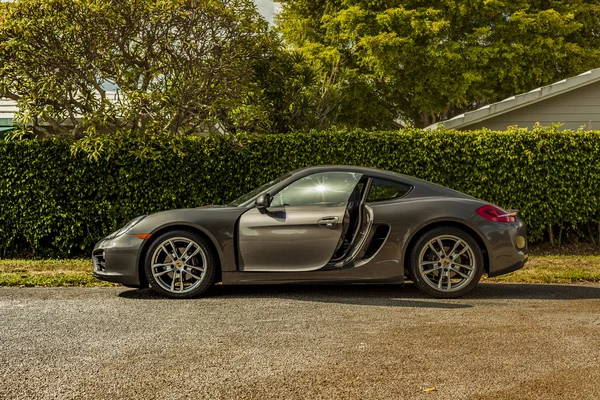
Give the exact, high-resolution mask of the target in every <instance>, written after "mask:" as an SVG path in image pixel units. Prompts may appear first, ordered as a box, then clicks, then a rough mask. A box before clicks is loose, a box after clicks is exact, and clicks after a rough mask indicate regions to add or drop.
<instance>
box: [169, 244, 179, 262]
mask: <svg viewBox="0 0 600 400" xmlns="http://www.w3.org/2000/svg"><path fill="white" fill-rule="evenodd" d="M169 244H170V245H171V250H173V255H174V256H175V259H178V258H179V254H177V247H176V246H175V245H174V244H173V242H172V241H171V240H169Z"/></svg>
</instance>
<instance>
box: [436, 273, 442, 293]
mask: <svg viewBox="0 0 600 400" xmlns="http://www.w3.org/2000/svg"><path fill="white" fill-rule="evenodd" d="M442 282H444V274H440V280H439V281H438V285H437V286H438V289H441V288H442Z"/></svg>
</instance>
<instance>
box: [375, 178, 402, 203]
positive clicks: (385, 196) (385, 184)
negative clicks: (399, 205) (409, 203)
mask: <svg viewBox="0 0 600 400" xmlns="http://www.w3.org/2000/svg"><path fill="white" fill-rule="evenodd" d="M409 190H410V186H408V185H405V184H403V183H398V182H392V181H388V180H386V179H380V178H373V183H372V184H371V190H369V195H368V196H367V202H369V203H370V202H374V201H384V200H392V199H397V198H398V197H402V196H404V195H405V194H406V193H408V191H409Z"/></svg>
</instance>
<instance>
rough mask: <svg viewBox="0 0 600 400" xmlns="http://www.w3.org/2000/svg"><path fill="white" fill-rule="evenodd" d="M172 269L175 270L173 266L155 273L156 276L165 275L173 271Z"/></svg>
mask: <svg viewBox="0 0 600 400" xmlns="http://www.w3.org/2000/svg"><path fill="white" fill-rule="evenodd" d="M172 271H173V268H171V269H167V270H164V271H160V272H157V273H155V274H154V277H157V276H163V275H164V274H168V273H169V272H172Z"/></svg>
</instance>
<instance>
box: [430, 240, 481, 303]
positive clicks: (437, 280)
mask: <svg viewBox="0 0 600 400" xmlns="http://www.w3.org/2000/svg"><path fill="white" fill-rule="evenodd" d="M476 268H477V265H476V259H475V255H474V253H473V249H472V248H471V246H469V244H468V243H467V242H466V241H465V240H463V239H461V238H459V237H457V236H453V235H440V236H436V237H434V238H433V239H431V240H429V242H428V243H427V244H425V245H424V246H423V247H422V249H421V252H420V254H419V265H418V271H419V274H420V275H421V277H422V279H423V281H424V282H425V283H426V284H427V285H429V286H430V287H432V288H433V289H435V290H437V291H441V292H447V293H449V292H456V291H459V290H461V289H462V288H464V287H465V286H467V285H468V284H469V283H470V282H471V281H472V280H473V278H474V277H475V275H476V274H475V271H476Z"/></svg>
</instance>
